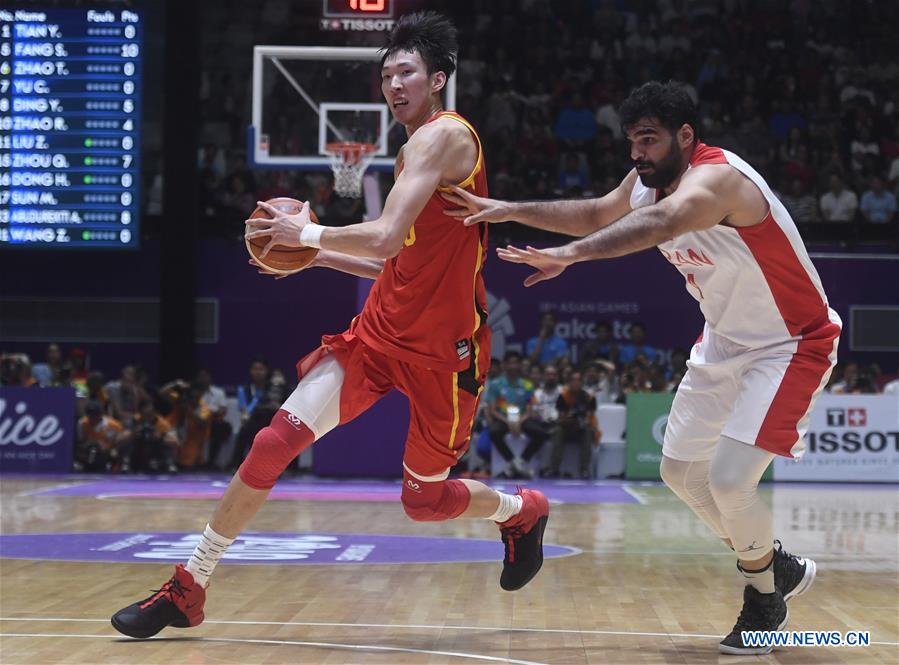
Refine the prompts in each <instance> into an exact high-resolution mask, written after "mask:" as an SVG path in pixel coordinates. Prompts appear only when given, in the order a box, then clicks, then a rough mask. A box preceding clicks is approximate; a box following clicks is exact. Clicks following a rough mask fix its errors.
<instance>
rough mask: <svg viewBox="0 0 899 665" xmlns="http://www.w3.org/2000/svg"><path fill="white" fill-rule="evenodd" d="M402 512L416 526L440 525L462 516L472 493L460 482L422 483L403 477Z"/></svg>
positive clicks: (413, 477)
mask: <svg viewBox="0 0 899 665" xmlns="http://www.w3.org/2000/svg"><path fill="white" fill-rule="evenodd" d="M401 499H402V502H403V510H405V511H406V515H408V516H409V518H410V519H412V520H415V521H416V522H442V521H443V520H451V519H453V518H456V517H458V516H459V515H461V514H462V513H464V512H465V509H466V508H468V504H469V502H470V501H471V493H470V492H469V491H468V488H467V487H466V486H465V483H463V482H462V481H460V480H440V481H437V482H434V483H428V482H424V481H422V480H419V479H418V478H416V477H415V476H412V475H409V473H408V472H404V473H403V493H402V495H401Z"/></svg>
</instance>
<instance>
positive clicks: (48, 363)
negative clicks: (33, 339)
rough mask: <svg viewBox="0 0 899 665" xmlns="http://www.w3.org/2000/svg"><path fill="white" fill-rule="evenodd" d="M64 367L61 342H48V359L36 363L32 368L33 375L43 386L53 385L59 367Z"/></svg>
mask: <svg viewBox="0 0 899 665" xmlns="http://www.w3.org/2000/svg"><path fill="white" fill-rule="evenodd" d="M60 367H62V351H60V349H59V344H48V345H47V353H46V359H45V361H44V362H42V363H36V364H35V365H34V366H33V367H32V368H31V376H33V377H34V379H35V380H36V381H37V383H38V385H39V386H41V387H42V388H46V387H48V386H51V385H53V382H54V381H55V380H56V376H57V374H59V369H60Z"/></svg>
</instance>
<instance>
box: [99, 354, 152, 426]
mask: <svg viewBox="0 0 899 665" xmlns="http://www.w3.org/2000/svg"><path fill="white" fill-rule="evenodd" d="M105 391H106V394H107V395H108V396H109V402H110V413H111V414H112V415H113V417H115V418H116V419H117V420H119V421H120V422H122V423H123V424H124V425H125V426H126V427H131V426H132V425H133V423H134V419H135V417H136V416H137V411H138V407H139V405H140V403H141V402H143V401H145V400H147V399H149V398H150V395H149V394H147V391H146V390H145V389H144V388H143V387H142V386H140V385H139V384H138V381H137V368H135V367H134V365H125V366H124V367H123V368H122V371H121V374H120V375H119V378H118V379H116V380H115V381H110V382H109V383H107V384H106V386H105Z"/></svg>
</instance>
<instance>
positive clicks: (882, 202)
mask: <svg viewBox="0 0 899 665" xmlns="http://www.w3.org/2000/svg"><path fill="white" fill-rule="evenodd" d="M859 208H860V210H861V211H862V217H863V218H864V220H865V221H866V222H871V223H872V224H889V223H890V222H892V221H893V220H894V219H895V218H896V196H895V195H894V194H893V193H892V192H890V191H887V190H886V189H885V188H884V186H883V179H882V178H878V177H876V176H875V177H874V178H872V179H871V188H870V189H868V190H867V191H866V192H865V193H864V194H862V202H861V205H860V206H859Z"/></svg>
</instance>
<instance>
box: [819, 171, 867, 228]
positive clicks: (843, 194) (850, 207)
mask: <svg viewBox="0 0 899 665" xmlns="http://www.w3.org/2000/svg"><path fill="white" fill-rule="evenodd" d="M857 208H858V197H857V196H856V195H855V192H853V191H852V190H849V189H846V188H845V187H844V186H843V179H842V178H840V176H838V175H832V176H830V191H828V192H827V193H826V194H824V195H823V196H822V197H821V216H822V217H823V218H824V221H827V222H851V221H853V220H855V211H856V209H857Z"/></svg>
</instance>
